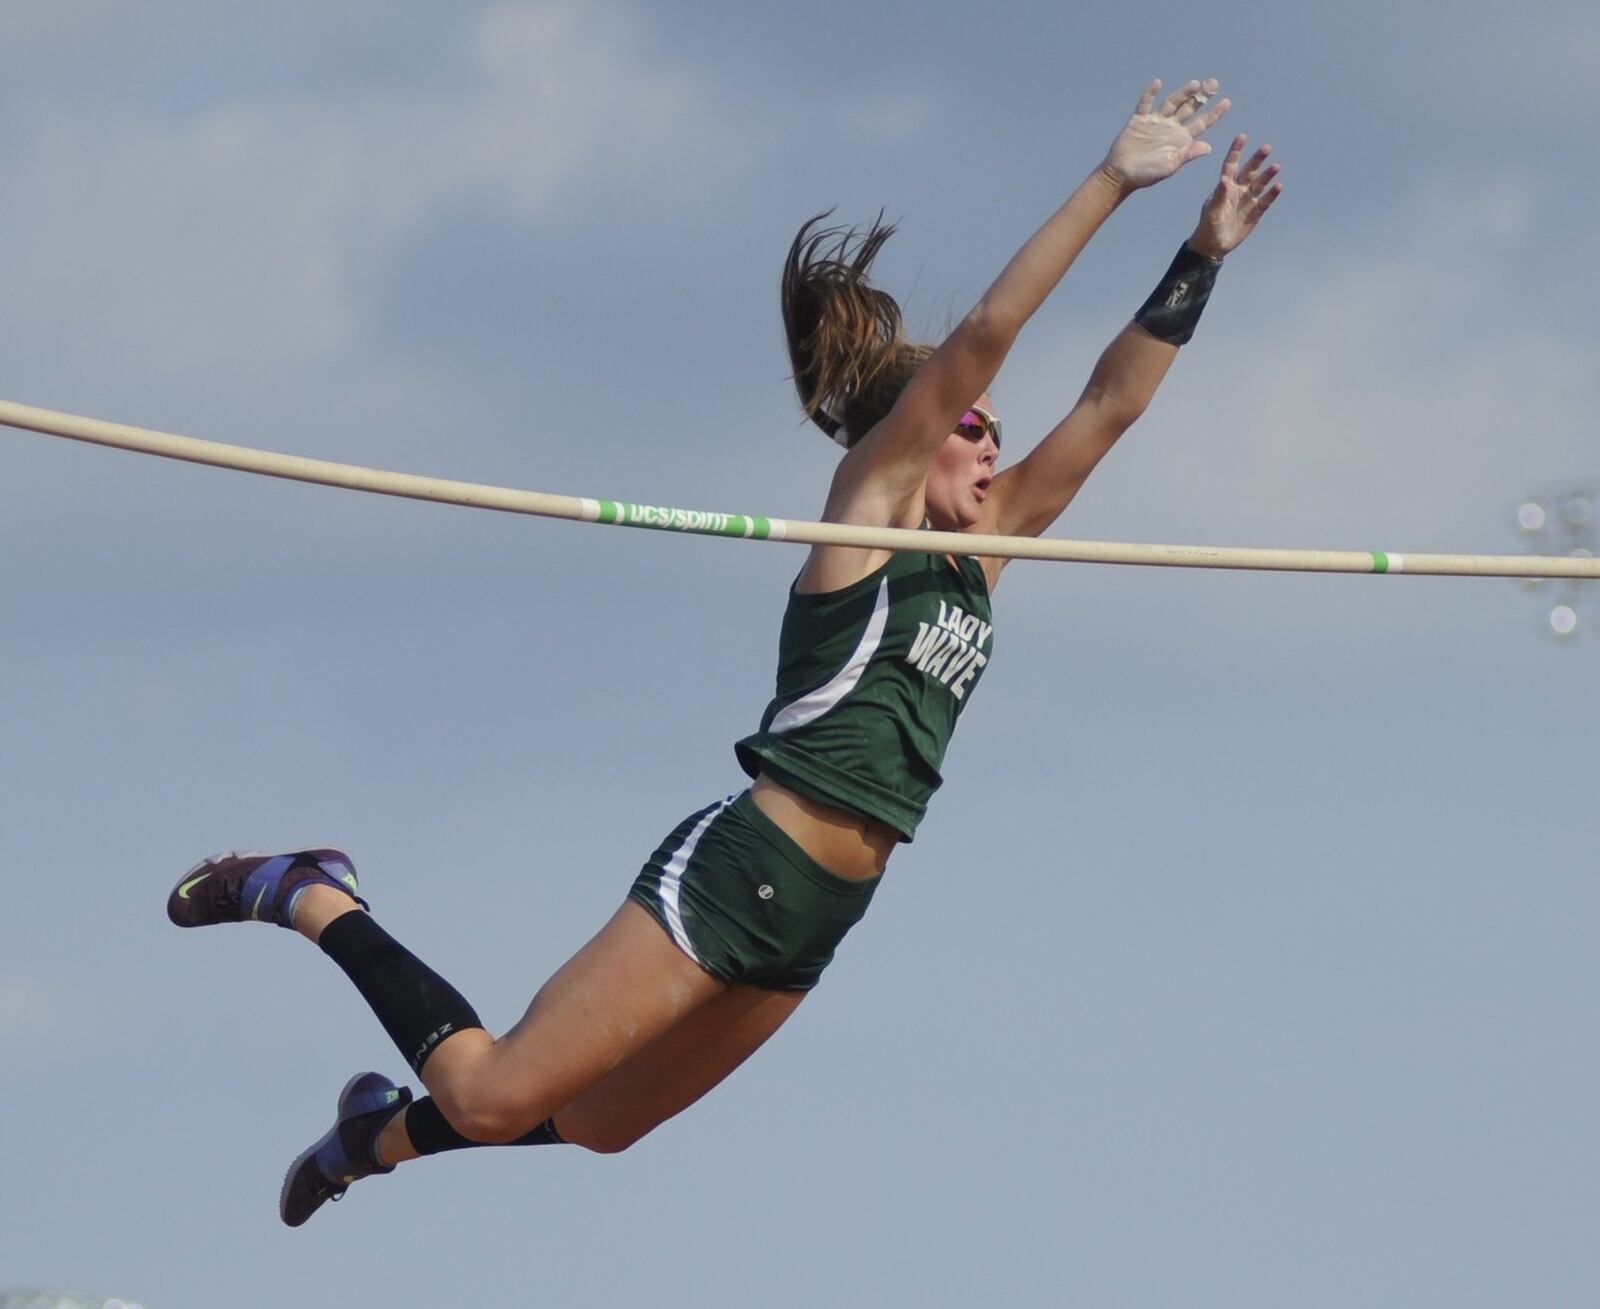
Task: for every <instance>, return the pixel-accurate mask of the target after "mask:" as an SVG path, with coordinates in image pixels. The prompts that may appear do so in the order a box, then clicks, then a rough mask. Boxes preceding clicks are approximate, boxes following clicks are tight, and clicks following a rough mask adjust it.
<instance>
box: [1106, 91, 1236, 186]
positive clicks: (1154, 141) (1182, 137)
mask: <svg viewBox="0 0 1600 1309" xmlns="http://www.w3.org/2000/svg"><path fill="white" fill-rule="evenodd" d="M1160 93H1161V82H1160V79H1157V80H1156V81H1154V82H1151V83H1150V85H1149V86H1147V87H1145V90H1144V94H1143V95H1142V96H1140V97H1139V107H1138V108H1137V109H1135V110H1134V113H1133V117H1132V118H1130V119H1129V120H1128V122H1127V125H1126V126H1125V127H1124V128H1123V129H1122V131H1120V132H1119V133H1117V139H1116V140H1115V141H1113V142H1112V143H1111V149H1110V150H1109V151H1108V152H1107V154H1106V160H1105V163H1104V164H1102V165H1101V167H1102V168H1104V169H1105V170H1106V172H1107V173H1109V174H1110V175H1111V176H1112V177H1113V178H1114V179H1115V180H1116V181H1117V182H1118V183H1119V184H1120V185H1122V186H1125V187H1126V188H1127V189H1129V190H1130V191H1131V190H1137V189H1138V188H1140V187H1144V186H1153V185H1154V184H1155V183H1157V182H1159V181H1161V180H1162V179H1164V178H1168V177H1171V176H1172V175H1173V174H1174V173H1175V172H1177V171H1178V170H1179V169H1180V168H1182V167H1183V166H1184V165H1185V164H1186V163H1188V162H1189V161H1190V160H1191V159H1199V158H1200V157H1201V156H1202V155H1208V154H1210V153H1211V146H1210V145H1209V144H1208V143H1206V142H1205V141H1202V140H1200V136H1201V134H1202V133H1204V132H1205V130H1206V129H1207V128H1209V127H1210V126H1212V124H1214V123H1215V122H1216V121H1217V120H1218V119H1220V118H1221V117H1222V116H1223V114H1225V113H1227V112H1228V109H1229V106H1230V102H1229V101H1227V100H1218V101H1217V102H1216V103H1215V104H1214V105H1212V106H1211V108H1210V109H1206V108H1205V106H1206V103H1207V102H1208V101H1209V100H1210V99H1211V97H1212V96H1214V95H1216V93H1217V80H1216V78H1208V79H1207V80H1206V81H1204V82H1188V83H1186V84H1185V85H1183V86H1181V87H1179V88H1178V89H1177V90H1176V91H1174V92H1173V93H1172V94H1171V95H1169V96H1168V97H1167V98H1166V99H1165V100H1164V101H1162V102H1161V107H1160V108H1159V109H1157V108H1156V107H1155V105H1156V96H1158V95H1159V94H1160ZM1202 111H1203V112H1202Z"/></svg>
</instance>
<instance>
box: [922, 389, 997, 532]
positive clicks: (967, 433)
mask: <svg viewBox="0 0 1600 1309" xmlns="http://www.w3.org/2000/svg"><path fill="white" fill-rule="evenodd" d="M977 408H978V409H979V410H981V411H982V412H981V413H980V414H978V415H975V417H978V418H980V419H989V418H992V417H993V414H994V402H993V401H992V400H990V399H989V396H988V394H987V393H985V394H984V395H982V396H980V397H979V398H978V404H977ZM995 436H996V433H995V432H994V431H991V430H988V425H987V424H986V423H981V422H980V423H979V424H976V425H966V426H963V427H962V428H960V429H958V430H957V431H954V432H952V433H951V434H950V435H949V436H947V437H945V441H944V444H943V445H942V446H940V447H939V453H938V454H937V455H935V456H934V460H933V464H932V466H931V467H930V468H929V469H928V484H927V493H926V502H927V513H928V522H929V524H930V525H931V526H933V527H934V528H936V529H938V530H939V531H942V532H959V531H961V530H962V529H964V528H968V527H971V526H972V525H973V524H974V523H976V522H977V521H978V519H979V518H980V517H981V516H982V514H983V502H984V499H985V497H986V496H987V495H988V494H989V483H990V482H992V481H994V466H995V461H996V460H997V459H998V458H999V457H1000V445H999V442H998V441H997V440H996V439H995Z"/></svg>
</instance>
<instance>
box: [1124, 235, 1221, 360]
mask: <svg viewBox="0 0 1600 1309" xmlns="http://www.w3.org/2000/svg"><path fill="white" fill-rule="evenodd" d="M1221 267H1222V260H1220V259H1211V258H1208V257H1207V256H1205V255H1203V254H1201V253H1200V252H1199V251H1198V250H1196V249H1195V248H1194V247H1193V246H1192V245H1190V244H1189V243H1188V242H1187V241H1185V242H1184V243H1183V244H1182V245H1180V246H1179V247H1178V253H1177V255H1176V256H1175V257H1174V259H1173V261H1172V266H1171V267H1170V268H1168V269H1167V271H1166V273H1165V274H1164V275H1163V276H1162V278H1161V281H1160V282H1158V283H1157V284H1156V289H1155V290H1154V291H1152V292H1151V293H1150V298H1149V299H1148V300H1146V301H1145V302H1144V303H1143V304H1142V305H1140V306H1139V312H1138V313H1136V314H1135V315H1134V316H1133V321H1134V322H1136V323H1138V324H1139V326H1140V327H1142V328H1144V330H1145V331H1147V332H1149V333H1150V335H1151V336H1153V337H1155V338H1156V340H1158V341H1165V342H1167V343H1168V344H1169V345H1187V344H1188V343H1189V338H1190V337H1192V336H1193V335H1194V329H1195V327H1196V325H1197V324H1198V323H1199V322H1200V312H1201V310H1203V309H1204V308H1205V307H1206V301H1207V300H1209V299H1210V298H1211V288H1212V286H1213V285H1214V284H1215V283H1216V280H1217V269H1219V268H1221Z"/></svg>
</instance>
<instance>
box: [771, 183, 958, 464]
mask: <svg viewBox="0 0 1600 1309" xmlns="http://www.w3.org/2000/svg"><path fill="white" fill-rule="evenodd" d="M832 213H833V211H832V210H831V209H830V210H828V211H827V212H826V213H821V214H817V215H816V216H815V217H813V218H809V219H807V220H806V221H805V223H804V224H802V225H801V228H800V231H799V233H798V234H797V235H796V236H795V238H794V244H793V245H791V246H790V247H789V257H788V258H787V259H786V260H784V264H783V282H782V286H781V289H780V299H781V302H782V307H783V328H784V334H785V336H786V337H787V338H788V343H789V359H790V361H791V362H792V363H793V365H794V386H795V390H796V391H797V392H798V393H799V395H800V404H801V406H802V407H803V408H804V409H805V411H806V416H807V417H808V418H810V419H811V421H812V422H814V423H815V424H816V425H817V426H818V427H820V428H821V429H822V430H823V431H824V432H826V433H827V434H828V435H829V436H831V437H833V438H834V439H835V440H836V441H838V442H839V443H840V444H841V445H846V446H849V445H853V444H855V442H856V441H859V440H860V439H861V438H862V437H863V436H865V435H866V434H867V432H868V431H870V430H871V429H872V427H873V425H874V424H876V423H877V422H878V420H879V419H881V418H883V417H884V416H885V415H886V414H887V413H888V412H889V410H890V409H892V408H894V402H895V400H896V399H898V398H899V395H900V392H901V391H902V390H903V389H904V387H905V385H906V383H907V382H909V381H910V380H911V377H912V374H914V373H915V372H916V371H917V369H918V368H920V367H921V366H922V365H923V363H924V362H926V360H927V358H928V356H929V355H931V354H932V353H933V347H932V346H928V345H920V344H918V343H916V342H913V341H907V340H905V339H904V338H903V337H902V336H901V318H900V306H899V304H898V303H896V301H895V298H894V297H893V296H892V295H890V294H888V292H886V291H880V290H878V289H877V288H876V287H875V286H873V285H872V283H871V282H870V281H869V280H868V274H869V273H870V272H871V270H872V261H873V260H874V259H876V258H877V256H878V251H879V250H881V249H882V248H883V243H884V242H885V241H887V240H888V239H889V238H890V237H891V236H893V235H894V231H895V225H894V224H893V223H885V222H884V221H883V214H882V213H881V212H880V213H879V214H878V217H877V219H876V220H875V221H874V222H873V223H872V224H871V225H869V226H868V228H867V230H866V231H865V232H862V231H860V230H859V229H858V228H854V227H818V226H817V225H818V224H819V223H821V222H822V221H823V220H824V219H826V218H828V217H829V216H830V215H831V214H832Z"/></svg>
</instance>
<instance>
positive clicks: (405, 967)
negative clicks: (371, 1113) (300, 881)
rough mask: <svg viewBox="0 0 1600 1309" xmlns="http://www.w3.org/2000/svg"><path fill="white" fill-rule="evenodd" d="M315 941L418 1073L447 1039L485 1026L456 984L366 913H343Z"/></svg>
mask: <svg viewBox="0 0 1600 1309" xmlns="http://www.w3.org/2000/svg"><path fill="white" fill-rule="evenodd" d="M319 944H320V945H321V946H322V951H323V953H324V954H326V955H327V956H328V958H330V959H332V960H333V962H334V963H336V964H338V965H339V967H340V968H342V969H344V971H345V974H346V975H347V976H348V977H349V978H350V980H351V981H352V982H354V983H355V984H356V990H358V991H360V992H361V995H362V998H363V999H364V1000H366V1002H367V1003H368V1004H369V1005H371V1006H372V1012H373V1013H375V1014H376V1015H377V1016H378V1021H379V1022H380V1023H382V1024H383V1030H384V1031H386V1032H388V1033H389V1039H390V1040H392V1041H393V1042H394V1043H395V1044H396V1045H397V1046H399V1047H400V1053H401V1054H402V1055H403V1056H404V1057H405V1058H406V1060H407V1062H408V1063H410V1065H411V1068H412V1071H413V1072H419V1073H420V1072H421V1071H422V1065H423V1064H425V1063H427V1061H428V1056H429V1055H431V1054H432V1053H433V1052H434V1050H435V1049H437V1048H438V1045H439V1042H440V1041H442V1040H444V1038H445V1037H447V1036H450V1035H452V1034H453V1033H455V1032H460V1031H463V1030H465V1029H467V1028H471V1027H482V1026H483V1024H482V1023H481V1022H480V1021H479V1020H478V1015H477V1014H476V1013H475V1012H474V1011H473V1008H472V1006H471V1005H470V1004H468V1003H467V1002H466V1000H464V999H463V998H462V996H461V994H460V992H458V991H457V990H456V989H455V987H453V986H451V985H450V983H449V982H447V981H445V980H444V978H442V977H440V976H439V974H438V973H436V972H434V971H433V969H431V968H429V967H428V966H427V964H425V963H423V962H422V961H421V960H420V959H418V958H417V957H416V955H414V954H412V953H411V951H409V950H407V949H406V948H405V946H403V945H401V944H400V943H399V942H398V941H396V940H395V939H394V937H392V936H390V935H389V933H387V932H386V931H384V930H383V928H381V927H379V926H378V925H377V923H375V922H373V921H372V917H371V916H370V915H369V914H364V913H348V914H341V915H340V916H339V917H338V918H335V919H334V920H333V921H332V922H331V923H329V924H328V925H327V927H325V928H323V930H322V939H321V941H320V942H319Z"/></svg>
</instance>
